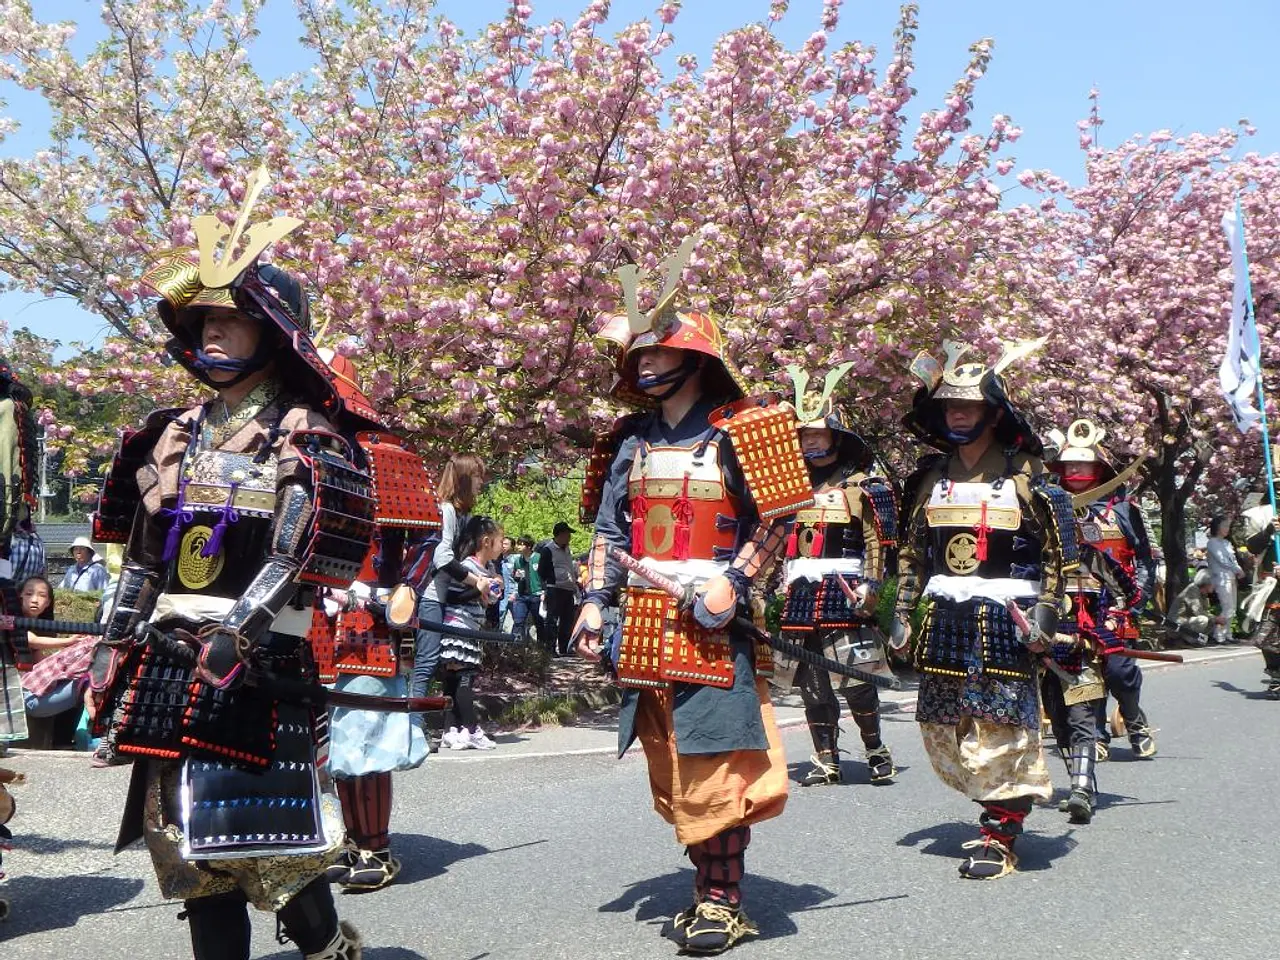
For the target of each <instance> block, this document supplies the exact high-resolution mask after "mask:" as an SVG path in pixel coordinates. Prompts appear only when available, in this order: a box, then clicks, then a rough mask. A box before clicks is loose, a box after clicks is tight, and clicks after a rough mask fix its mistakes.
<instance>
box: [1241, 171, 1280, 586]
mask: <svg viewBox="0 0 1280 960" xmlns="http://www.w3.org/2000/svg"><path fill="white" fill-rule="evenodd" d="M1236 221H1237V222H1238V223H1239V224H1240V239H1241V241H1243V240H1244V238H1245V229H1244V210H1243V209H1241V207H1240V196H1239V195H1238V194H1237V195H1236ZM1241 255H1242V256H1243V258H1244V267H1245V269H1244V289H1245V298H1244V309H1245V315H1246V316H1247V317H1248V321H1249V322H1248V328H1247V329H1249V330H1251V331H1253V338H1254V339H1255V340H1258V341H1259V346H1258V376H1257V384H1258V413H1259V414H1260V415H1261V425H1262V459H1263V460H1264V461H1265V462H1266V464H1267V497H1268V498H1269V499H1270V500H1271V516H1272V517H1276V516H1280V509H1277V507H1276V485H1275V471H1274V470H1273V469H1272V465H1271V430H1270V429H1269V428H1268V427H1267V395H1266V391H1265V390H1264V389H1263V387H1262V346H1261V341H1260V338H1259V337H1258V322H1257V318H1256V317H1254V315H1253V279H1252V278H1251V277H1250V276H1249V252H1248V250H1243V251H1241ZM1271 546H1272V548H1273V549H1274V550H1275V553H1276V563H1277V564H1280V534H1277V533H1276V531H1275V528H1274V527H1273V528H1272V531H1271Z"/></svg>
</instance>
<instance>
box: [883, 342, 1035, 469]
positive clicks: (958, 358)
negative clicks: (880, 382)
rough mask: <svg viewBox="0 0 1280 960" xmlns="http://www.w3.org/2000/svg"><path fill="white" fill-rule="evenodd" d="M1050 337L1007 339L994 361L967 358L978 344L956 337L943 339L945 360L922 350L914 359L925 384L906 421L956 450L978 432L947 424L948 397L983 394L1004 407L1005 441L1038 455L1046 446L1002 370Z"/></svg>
mask: <svg viewBox="0 0 1280 960" xmlns="http://www.w3.org/2000/svg"><path fill="white" fill-rule="evenodd" d="M1047 339H1048V338H1047V337H1040V338H1038V339H1035V340H1018V341H1012V342H1006V343H1005V344H1004V349H1003V350H1002V351H1001V354H1000V358H999V359H998V360H997V361H996V362H995V363H993V364H991V365H990V366H988V365H987V364H986V363H983V362H982V361H981V360H976V359H966V356H967V355H968V354H969V353H970V351H971V350H972V349H973V348H972V347H971V346H969V345H968V344H964V343H958V342H956V341H954V340H944V341H943V343H942V349H943V352H944V354H945V355H946V358H947V359H946V363H945V365H943V364H939V363H938V361H937V360H935V359H934V358H933V357H932V356H930V355H929V353H928V352H926V351H923V350H922V351H921V352H920V353H918V354H917V355H916V357H915V359H914V360H912V362H911V367H910V370H911V373H913V374H914V375H915V376H916V377H917V378H918V379H919V380H920V381H921V382H922V383H923V384H924V385H923V386H922V387H921V388H920V389H918V390H917V391H916V395H915V397H914V399H913V400H912V404H911V412H910V413H908V414H907V415H906V416H905V417H904V418H903V420H902V422H903V425H904V426H906V428H907V429H908V430H910V431H911V432H912V433H914V434H915V435H916V436H917V437H919V438H920V439H922V440H924V441H925V442H926V443H928V444H930V445H931V446H934V447H937V448H938V449H939V450H944V451H950V450H954V449H955V448H956V447H957V446H962V445H963V444H965V443H968V442H970V441H971V440H972V439H973V437H968V438H966V437H961V436H958V435H956V434H954V433H952V431H950V430H948V429H947V421H946V409H945V403H944V401H947V400H981V401H982V402H984V403H986V404H987V406H988V407H990V408H991V415H992V416H994V415H995V411H1002V415H1001V417H1000V419H999V421H998V422H997V423H996V439H997V440H998V441H999V442H1000V443H1001V444H1002V445H1003V446H1004V447H1006V448H1013V449H1015V450H1020V451H1022V452H1024V453H1030V454H1033V455H1036V456H1038V455H1039V454H1040V453H1041V452H1042V451H1043V449H1044V447H1043V445H1042V444H1041V442H1040V439H1039V438H1038V437H1037V436H1036V435H1035V431H1033V430H1032V429H1031V425H1030V424H1029V423H1028V422H1027V419H1026V417H1025V416H1023V414H1022V413H1020V412H1019V411H1018V410H1017V408H1016V407H1014V405H1013V402H1012V401H1011V400H1010V399H1009V396H1008V393H1007V392H1006V389H1005V382H1004V378H1003V377H1002V376H1001V374H1002V373H1003V372H1004V371H1005V370H1007V369H1008V368H1009V367H1010V366H1012V365H1013V364H1014V363H1016V362H1017V361H1019V360H1021V359H1023V358H1024V357H1026V356H1028V355H1029V354H1031V353H1033V352H1034V351H1036V350H1038V349H1039V348H1040V347H1041V346H1043V344H1044V342H1045V340H1047ZM987 422H988V421H987V420H985V419H984V421H983V423H982V424H980V426H981V427H985V426H986V423H987Z"/></svg>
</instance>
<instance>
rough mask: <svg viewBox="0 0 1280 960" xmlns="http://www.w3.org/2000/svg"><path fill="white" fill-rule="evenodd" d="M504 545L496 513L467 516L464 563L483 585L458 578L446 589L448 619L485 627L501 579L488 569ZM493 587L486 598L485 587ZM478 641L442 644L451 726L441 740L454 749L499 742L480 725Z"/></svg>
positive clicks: (484, 747)
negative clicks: (494, 517) (478, 706)
mask: <svg viewBox="0 0 1280 960" xmlns="http://www.w3.org/2000/svg"><path fill="white" fill-rule="evenodd" d="M501 550H502V527H500V526H498V524H497V522H496V521H495V520H494V519H493V518H492V517H472V518H470V519H469V520H468V521H467V525H466V527H465V528H464V530H463V534H462V539H461V542H460V544H459V551H458V553H459V555H460V556H464V557H465V559H463V560H461V561H460V562H461V564H462V566H463V567H465V568H466V569H467V570H468V571H469V572H471V573H474V574H476V575H477V577H478V578H479V580H480V585H479V587H473V586H469V585H468V584H466V583H465V582H463V581H462V580H460V579H454V580H453V581H452V582H451V583H450V584H449V588H448V590H447V592H446V594H445V611H444V615H445V622H446V623H448V624H450V625H451V626H459V627H469V628H471V629H473V630H474V629H476V628H478V627H481V626H483V621H484V615H485V609H486V608H487V607H489V606H490V605H491V604H492V603H493V601H494V600H496V599H497V597H496V594H497V592H498V591H499V590H501V589H502V584H501V581H500V580H497V579H494V578H492V577H487V576H486V575H485V571H487V570H488V569H489V566H490V564H492V563H493V562H494V561H495V560H497V559H498V554H499V553H500V552H501ZM486 589H487V590H489V591H491V593H492V594H494V595H493V596H490V597H489V598H487V599H486V598H485V596H484V594H483V592H482V591H484V590H486ZM481 657H482V651H481V649H480V643H479V641H477V640H472V639H470V638H468V637H456V636H447V637H445V638H444V641H443V643H442V646H441V665H442V666H443V667H444V694H445V696H447V697H449V699H450V700H451V701H452V704H451V706H450V707H449V710H448V712H447V715H446V720H445V722H446V723H447V725H448V727H449V729H448V732H447V733H445V735H444V737H443V738H442V739H441V741H440V745H441V746H442V747H447V748H448V749H450V750H492V749H493V748H494V747H495V746H496V744H495V743H494V742H493V741H492V740H490V739H489V738H488V737H487V736H485V732H484V731H483V730H481V729H480V722H479V718H478V717H477V716H476V705H475V692H474V689H473V687H474V684H475V678H476V677H477V676H478V675H479V673H480V663H481Z"/></svg>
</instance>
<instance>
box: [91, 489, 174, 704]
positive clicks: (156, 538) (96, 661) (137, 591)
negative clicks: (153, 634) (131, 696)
mask: <svg viewBox="0 0 1280 960" xmlns="http://www.w3.org/2000/svg"><path fill="white" fill-rule="evenodd" d="M163 540H164V533H163V531H162V530H161V529H160V526H159V524H158V523H157V522H156V520H155V518H154V517H152V516H150V514H148V513H147V511H146V509H145V508H144V507H143V506H142V505H141V504H139V505H138V508H137V511H136V513H135V516H134V523H133V531H132V533H131V534H130V537H129V542H128V545H127V546H126V548H125V560H124V563H123V565H122V566H121V567H120V582H119V584H118V585H117V586H116V595H115V600H114V601H113V602H112V605H111V612H110V613H109V614H108V616H107V620H106V623H105V624H104V629H103V636H102V639H101V640H100V641H99V642H98V643H97V644H96V645H95V646H94V649H93V659H92V660H91V661H90V666H89V686H90V687H91V688H92V689H93V691H94V692H95V693H105V692H106V691H107V690H108V689H109V688H110V687H111V686H112V685H113V684H114V683H115V680H116V675H117V672H118V670H119V666H120V661H121V660H122V659H123V657H124V655H125V653H126V652H127V651H128V649H129V647H130V646H131V645H132V643H133V639H134V637H135V636H136V634H137V629H138V625H139V624H142V623H146V622H147V621H148V620H149V619H150V618H151V614H152V612H153V611H154V610H155V606H156V601H157V599H159V596H160V587H161V583H162V580H163V571H164V566H163V563H162V562H161V560H160V555H161V552H162V550H163Z"/></svg>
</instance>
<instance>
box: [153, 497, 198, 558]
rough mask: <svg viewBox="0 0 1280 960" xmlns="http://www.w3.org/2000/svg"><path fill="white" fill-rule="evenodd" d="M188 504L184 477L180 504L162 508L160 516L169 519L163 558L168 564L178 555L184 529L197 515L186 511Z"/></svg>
mask: <svg viewBox="0 0 1280 960" xmlns="http://www.w3.org/2000/svg"><path fill="white" fill-rule="evenodd" d="M186 503H187V480H186V478H185V477H184V478H183V479H182V480H181V481H179V483H178V502H177V503H175V504H174V505H173V509H172V510H169V509H167V508H163V507H162V508H161V510H160V515H161V516H163V517H167V518H169V520H170V521H171V522H170V524H169V532H168V533H167V534H166V535H165V538H164V553H163V554H162V555H161V558H160V559H162V560H163V561H164V562H165V563H168V562H169V561H170V560H172V559H173V558H174V557H176V556H177V555H178V541H179V539H180V538H181V537H182V528H183V527H185V526H186V525H187V524H188V523H190V522H191V521H192V520H194V519H195V514H194V513H193V512H192V511H190V510H187V509H185V507H186Z"/></svg>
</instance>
